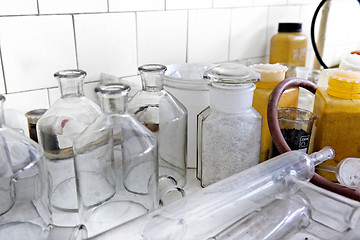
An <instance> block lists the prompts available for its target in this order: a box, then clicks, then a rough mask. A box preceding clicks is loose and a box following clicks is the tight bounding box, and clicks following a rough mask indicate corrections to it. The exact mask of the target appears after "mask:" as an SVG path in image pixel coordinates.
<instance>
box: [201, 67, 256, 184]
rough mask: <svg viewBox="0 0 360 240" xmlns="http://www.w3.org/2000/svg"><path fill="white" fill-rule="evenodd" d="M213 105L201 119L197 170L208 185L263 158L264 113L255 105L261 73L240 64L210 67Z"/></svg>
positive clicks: (208, 74)
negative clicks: (254, 98) (261, 147)
mask: <svg viewBox="0 0 360 240" xmlns="http://www.w3.org/2000/svg"><path fill="white" fill-rule="evenodd" d="M204 78H206V79H208V80H210V85H209V87H210V92H209V93H210V107H209V108H208V109H206V110H205V111H204V112H203V113H201V114H200V116H199V119H198V124H199V125H198V131H199V132H198V137H199V139H200V141H199V142H198V167H199V169H198V174H197V176H198V177H199V178H200V180H201V186H202V187H206V186H208V185H211V184H213V183H215V182H217V181H219V180H222V179H224V178H227V177H229V176H231V175H233V174H235V173H238V172H241V171H243V170H245V169H247V168H250V167H252V166H255V165H256V164H258V163H259V160H260V143H261V131H262V116H261V114H260V113H259V112H257V111H256V110H255V109H254V108H253V107H252V102H253V95H254V90H255V84H254V82H257V81H259V80H260V74H259V73H257V72H255V71H253V70H251V69H249V68H247V67H245V66H244V65H241V64H236V63H227V64H223V65H219V66H217V67H215V68H213V69H210V70H208V71H207V72H205V74H204Z"/></svg>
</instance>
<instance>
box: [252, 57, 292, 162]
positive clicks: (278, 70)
mask: <svg viewBox="0 0 360 240" xmlns="http://www.w3.org/2000/svg"><path fill="white" fill-rule="evenodd" d="M250 68H252V69H253V70H255V71H257V72H259V73H260V74H261V80H260V81H259V82H257V83H255V85H256V89H255V92H254V99H253V107H254V108H255V109H256V110H257V111H258V112H259V113H260V114H261V115H262V116H263V128H262V133H261V150H260V162H263V161H265V160H267V159H268V158H269V150H270V147H271V142H272V138H271V135H270V130H269V126H268V122H267V107H268V102H269V98H270V95H271V93H272V91H273V90H274V88H275V87H276V85H277V84H278V83H280V82H281V81H282V80H284V78H285V73H286V71H287V67H286V66H283V65H280V64H255V65H252V66H250ZM298 100H299V88H297V87H294V88H289V89H287V90H285V91H284V93H283V94H282V96H281V98H280V101H279V105H278V106H279V107H297V105H298Z"/></svg>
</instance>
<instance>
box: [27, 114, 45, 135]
mask: <svg viewBox="0 0 360 240" xmlns="http://www.w3.org/2000/svg"><path fill="white" fill-rule="evenodd" d="M46 111H47V109H34V110H31V111H29V112H27V113H25V116H26V118H27V121H28V128H29V136H30V138H31V139H32V140H34V141H35V142H38V137H37V134H36V124H37V122H38V121H39V119H40V118H41V116H42V115H43V114H44V113H45V112H46Z"/></svg>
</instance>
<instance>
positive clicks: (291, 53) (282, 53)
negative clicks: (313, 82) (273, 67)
mask: <svg viewBox="0 0 360 240" xmlns="http://www.w3.org/2000/svg"><path fill="white" fill-rule="evenodd" d="M301 27H302V24H301V23H279V27H278V33H277V34H275V35H274V36H273V37H272V38H271V43H270V63H288V64H291V65H294V66H305V61H306V49H307V38H306V36H305V35H303V34H302V33H301V30H302V28H301Z"/></svg>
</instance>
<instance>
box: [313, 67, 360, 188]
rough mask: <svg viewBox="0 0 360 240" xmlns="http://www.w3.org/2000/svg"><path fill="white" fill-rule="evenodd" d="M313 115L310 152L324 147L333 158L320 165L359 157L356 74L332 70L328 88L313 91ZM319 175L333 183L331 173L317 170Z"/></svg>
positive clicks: (358, 84) (359, 84) (359, 78)
mask: <svg viewBox="0 0 360 240" xmlns="http://www.w3.org/2000/svg"><path fill="white" fill-rule="evenodd" d="M314 113H315V114H316V115H317V116H318V120H317V122H315V125H314V128H315V135H314V144H313V148H314V151H317V150H318V149H320V148H321V147H322V146H325V145H328V146H331V147H332V148H334V150H335V153H336V156H335V158H334V159H332V160H328V161H326V162H324V163H323V164H324V165H328V166H333V167H335V166H337V165H338V163H339V162H340V161H341V160H342V159H345V158H349V157H353V158H360V141H359V139H360V128H359V127H358V125H359V122H360V73H359V72H356V71H351V70H336V71H332V72H331V73H330V78H329V86H328V87H319V88H318V89H317V90H316V94H315V102H314ZM319 174H320V175H321V176H323V177H325V178H327V179H329V180H331V181H334V182H336V181H337V179H336V175H335V173H331V172H326V171H319Z"/></svg>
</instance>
